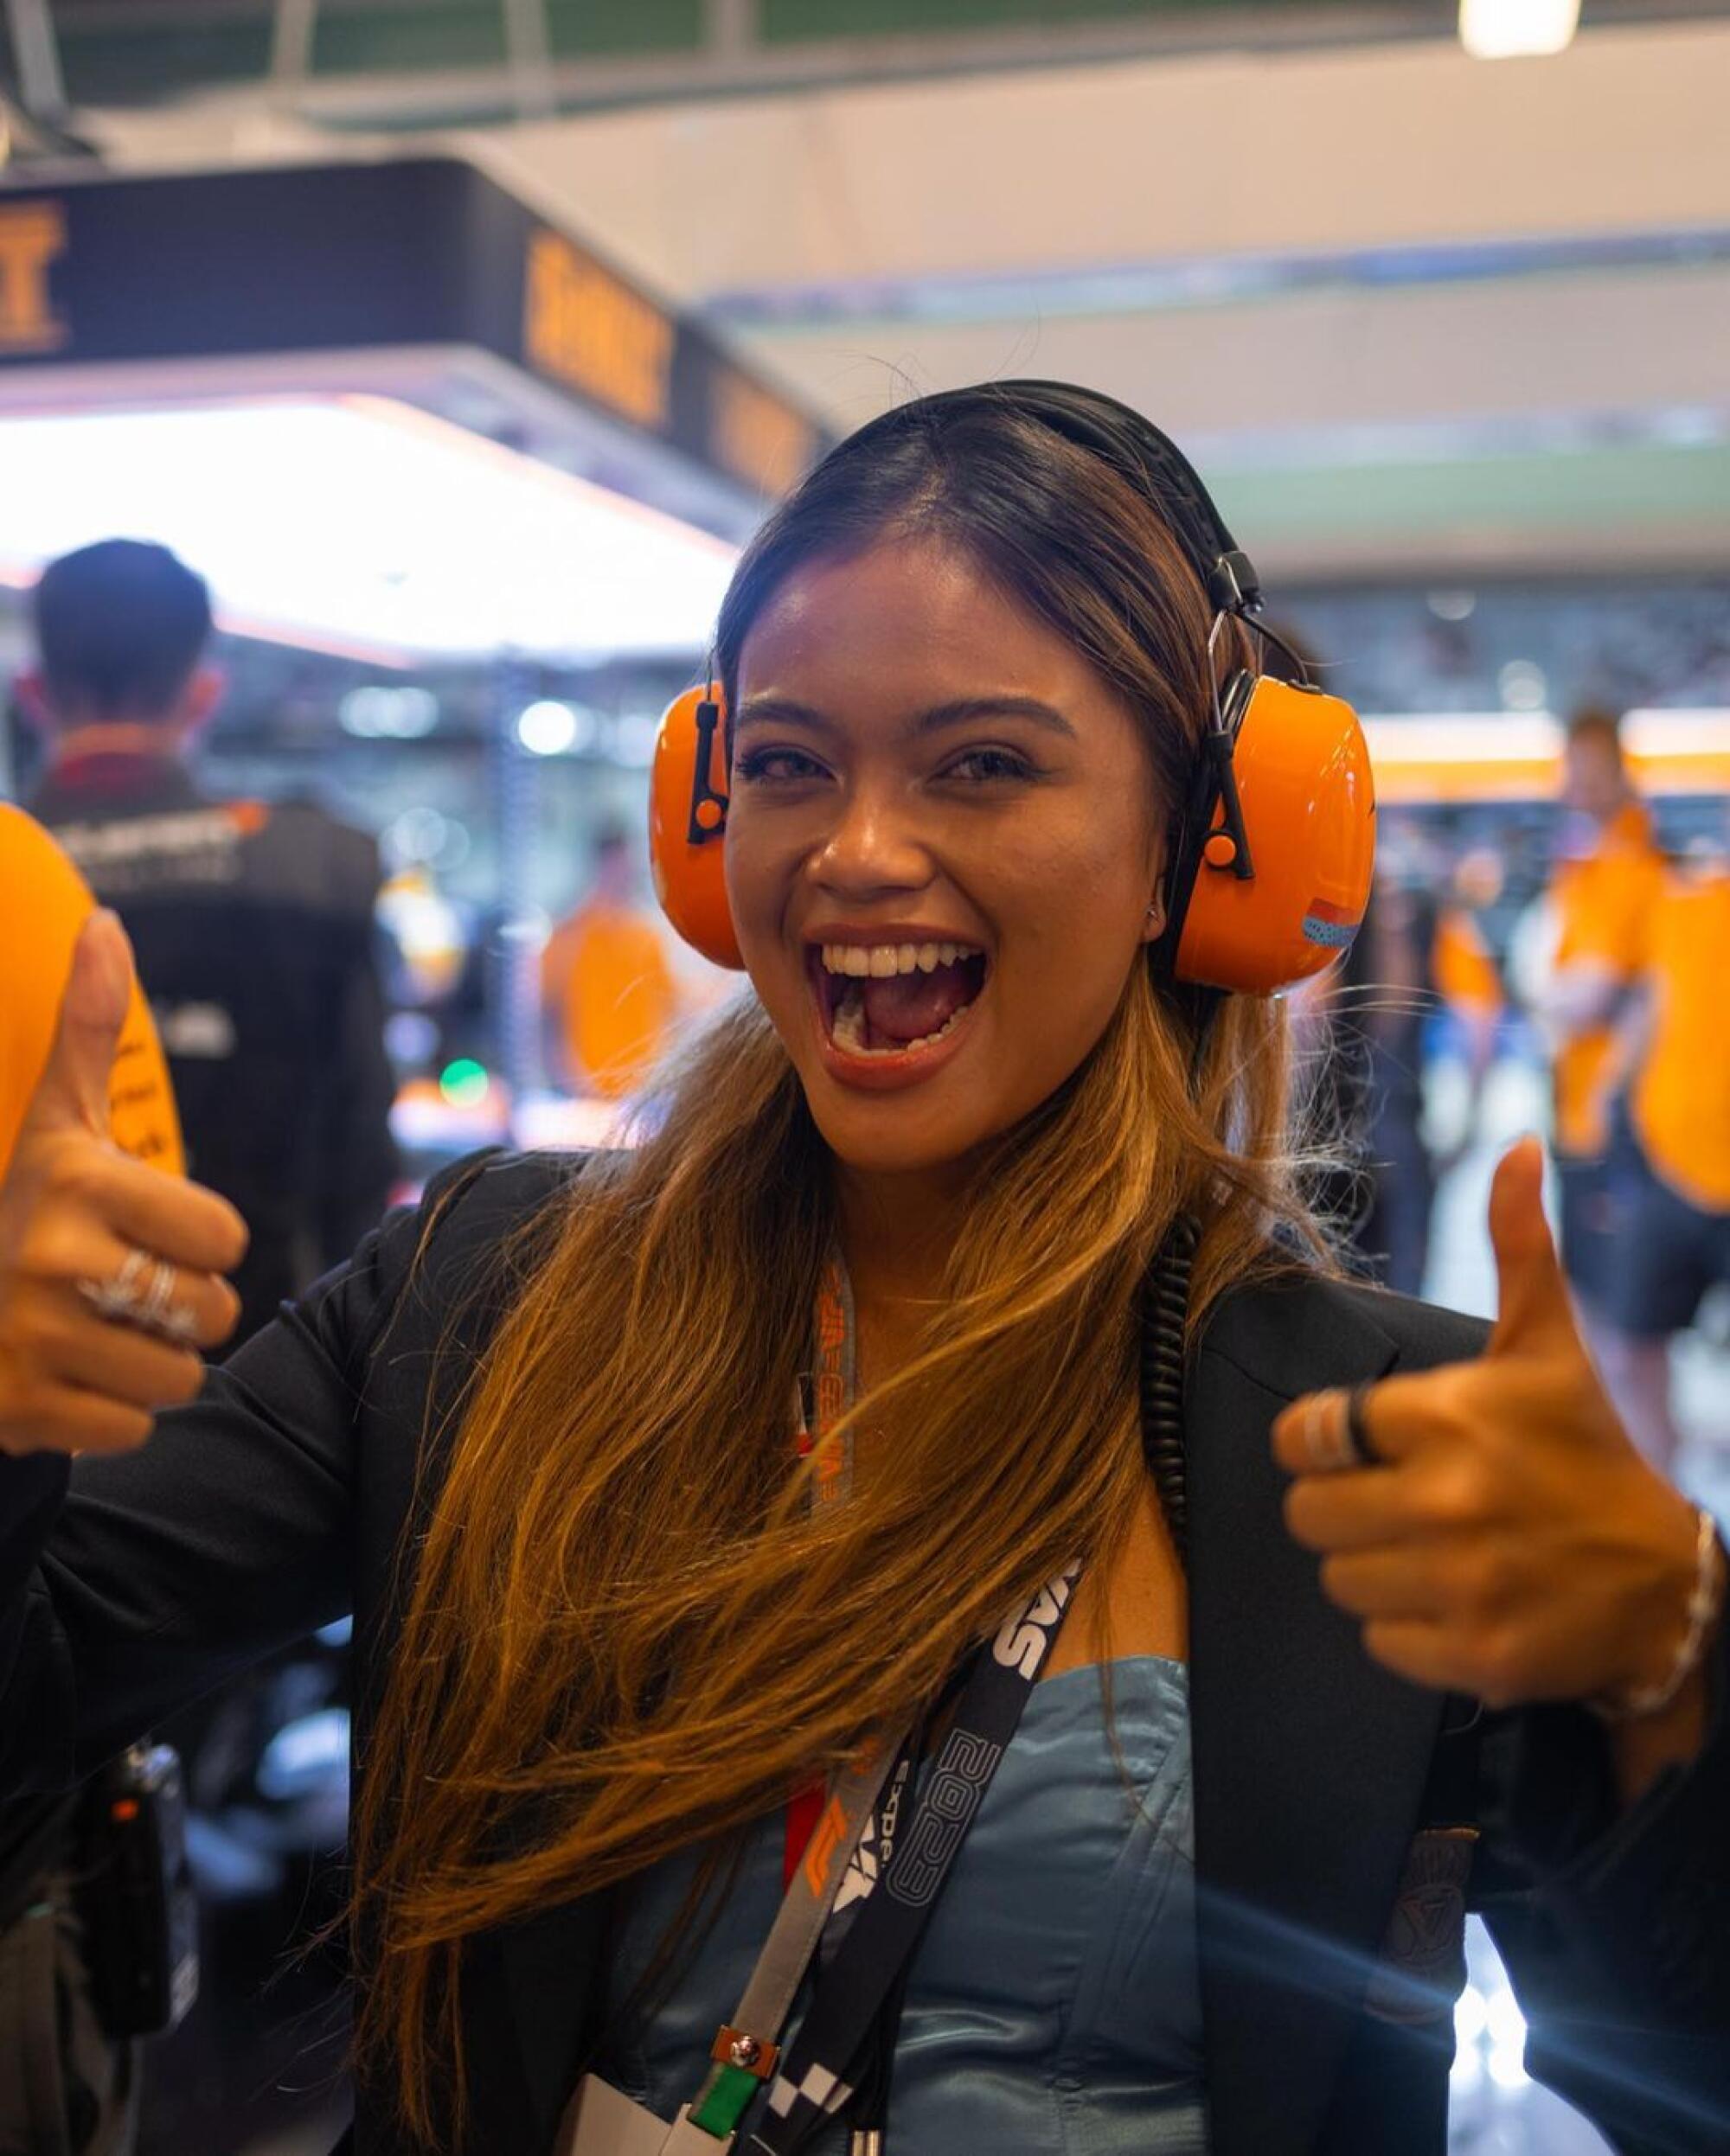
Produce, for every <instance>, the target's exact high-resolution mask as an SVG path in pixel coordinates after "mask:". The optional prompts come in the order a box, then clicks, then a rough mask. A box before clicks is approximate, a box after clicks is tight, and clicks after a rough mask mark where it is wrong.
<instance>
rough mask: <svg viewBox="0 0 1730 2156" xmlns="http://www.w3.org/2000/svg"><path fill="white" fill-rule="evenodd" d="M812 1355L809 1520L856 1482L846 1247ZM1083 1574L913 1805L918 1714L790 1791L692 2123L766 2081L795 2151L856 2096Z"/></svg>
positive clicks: (983, 1663)
mask: <svg viewBox="0 0 1730 2156" xmlns="http://www.w3.org/2000/svg"><path fill="white" fill-rule="evenodd" d="M815 1349H816V1353H815V1359H814V1368H813V1371H812V1373H811V1381H810V1387H809V1392H808V1393H807V1391H806V1390H805V1388H804V1386H802V1387H801V1389H800V1393H799V1397H798V1401H797V1403H796V1406H797V1411H798V1413H797V1421H798V1447H799V1451H800V1454H801V1455H809V1454H811V1452H813V1451H815V1452H816V1453H817V1459H816V1461H815V1462H814V1463H813V1473H812V1479H811V1507H812V1509H813V1511H816V1510H819V1509H823V1508H826V1507H829V1506H830V1505H836V1504H843V1503H845V1502H846V1500H847V1498H848V1497H849V1494H851V1489H852V1481H853V1448H852V1444H851V1442H850V1438H849V1437H848V1436H843V1437H842V1438H840V1439H838V1440H837V1439H834V1438H832V1437H831V1435H830V1433H831V1432H832V1431H833V1430H834V1427H835V1425H836V1423H837V1422H839V1421H840V1419H841V1417H843V1415H844V1414H845V1413H846V1411H847V1410H848V1409H849V1407H850V1406H851V1405H852V1404H853V1399H854V1397H855V1361H854V1326H853V1296H852V1289H851V1285H850V1283H849V1281H848V1277H847V1271H846V1268H845V1266H844V1265H843V1264H842V1262H841V1259H840V1257H839V1254H838V1253H833V1252H832V1253H831V1254H830V1258H829V1260H828V1262H827V1263H826V1264H825V1266H824V1268H823V1277H822V1280H821V1283H820V1285H819V1289H818V1296H817V1327H816V1337H815ZM1078 1570H1079V1568H1077V1567H1073V1566H1072V1567H1071V1568H1069V1570H1067V1571H1065V1572H1063V1573H1060V1575H1059V1576H1058V1577H1057V1578H1055V1579H1054V1580H1052V1581H1051V1582H1049V1583H1048V1584H1047V1585H1046V1586H1044V1587H1042V1588H1041V1589H1040V1590H1039V1591H1038V1592H1037V1593H1036V1594H1035V1596H1033V1597H1032V1599H1031V1600H1030V1601H1029V1602H1028V1604H1027V1606H1026V1608H1025V1609H1023V1610H1022V1611H1020V1612H1019V1613H1018V1614H1017V1615H1015V1616H1013V1617H1012V1618H1010V1620H1009V1622H1008V1623H1006V1624H1005V1625H1004V1626H1003V1628H1002V1630H1001V1631H1000V1632H999V1633H998V1634H997V1635H996V1638H995V1639H994V1640H993V1641H991V1642H990V1647H989V1651H988V1650H987V1648H986V1647H981V1648H979V1650H978V1651H977V1654H975V1655H974V1656H973V1658H972V1660H971V1664H970V1665H969V1668H968V1673H967V1676H966V1679H965V1682H964V1687H963V1690H962V1692H961V1698H960V1702H959V1705H958V1707H957V1709H956V1713H955V1719H954V1722H953V1724H952V1727H951V1728H950V1731H949V1733H948V1735H947V1737H945V1741H944V1746H943V1750H942V1753H941V1755H940V1756H939V1758H938V1760H937V1761H936V1763H935V1764H934V1765H933V1767H932V1772H931V1775H930V1777H929V1780H928V1782H927V1785H926V1788H925V1790H924V1791H923V1792H922V1794H921V1795H919V1798H918V1799H917V1800H916V1801H915V1800H914V1799H913V1776H914V1774H915V1771H916V1769H917V1766H918V1761H919V1752H920V1750H921V1749H922V1746H923V1737H924V1726H925V1724H924V1718H923V1717H921V1718H919V1720H918V1721H917V1722H916V1723H914V1724H913V1725H912V1726H910V1727H909V1728H907V1729H905V1730H903V1731H900V1733H899V1735H898V1736H897V1737H895V1738H894V1739H893V1740H892V1741H891V1742H889V1743H885V1744H883V1745H882V1746H881V1747H880V1748H878V1749H877V1750H875V1752H874V1753H872V1754H871V1755H870V1756H868V1757H867V1758H862V1759H861V1760H860V1761H859V1762H857V1763H856V1764H855V1766H853V1767H852V1768H850V1769H849V1770H848V1771H847V1772H846V1773H844V1774H843V1775H840V1776H838V1777H837V1778H836V1780H835V1781H834V1782H831V1783H830V1785H829V1787H828V1788H824V1786H823V1784H822V1783H815V1784H812V1785H811V1787H809V1788H805V1789H803V1790H800V1791H798V1792H797V1793H796V1794H795V1795H794V1796H793V1798H792V1800H791V1801H790V1803H789V1805H788V1807H787V1820H786V1832H785V1883H786V1890H785V1894H784V1896H783V1897H782V1901H781V1906H780V1908H779V1910H778V1911H777V1913H776V1917H775V1922H774V1925H773V1927H772V1929H771V1931H770V1934H769V1936H768V1938H767V1940H766V1942H764V1946H763V1950H762V1952H761V1954H759V1956H758V1960H757V1964H756V1967H754V1968H753V1971H752V1973H751V1976H750V1979H749V1980H748V1982H747V1983H746V1987H745V1991H744V1993H743V1995H742V1996H741V1998H740V2002H739V2005H738V2006H737V2008H736V2009H735V2011H734V2019H733V2021H732V2023H730V2024H727V2025H723V2026H722V2027H721V2030H720V2031H719V2033H718V2034H717V2036H716V2038H715V2040H714V2049H713V2050H712V2052H711V2054H710V2057H711V2064H710V2069H709V2072H708V2077H707V2078H706V2080H705V2081H704V2082H703V2085H702V2089H701V2090H700V2091H699V2092H698V2095H697V2097H696V2100H695V2102H694V2103H693V2104H691V2106H690V2107H689V2114H687V2115H688V2116H689V2121H690V2123H691V2125H692V2126H694V2127H697V2128H699V2129H700V2130H701V2131H702V2132H703V2133H705V2134H710V2135H713V2136H714V2138H715V2139H716V2140H719V2141H721V2142H722V2143H723V2144H726V2143H727V2142H730V2140H731V2138H732V2135H733V2134H734V2131H735V2129H736V2128H737V2127H738V2124H739V2121H740V2118H741V2117H742V2116H743V2115H744V2114H745V2111H746V2108H747V2107H748V2106H749V2105H750V2103H751V2101H752V2099H753V2097H754V2096H755V2095H757V2093H758V2091H759V2089H760V2088H761V2086H762V2084H763V2082H765V2081H766V2080H767V2079H768V2078H769V2076H771V2075H774V2076H775V2078H774V2081H773V2084H772V2088H771V2090H770V2095H769V2103H768V2113H767V2115H766V2118H765V2120H764V2121H763V2123H762V2124H761V2125H760V2126H759V2127H758V2128H757V2129H756V2131H755V2133H754V2134H753V2139H752V2141H751V2146H752V2148H753V2149H755V2150H760V2151H764V2152H766V2153H767V2156H787V2153H788V2152H791V2151H792V2150H794V2149H796V2148H797V2147H798V2145H799V2143H800V2142H801V2141H802V2140H804V2136H805V2134H807V2133H808V2132H809V2131H810V2130H811V2127H813V2126H815V2125H816V2124H817V2121H819V2120H820V2119H821V2118H823V2116H824V2115H825V2114H828V2113H830V2112H834V2111H836V2110H839V2109H840V2108H842V2107H843V2105H844V2104H845V2103H846V2102H847V2101H848V2099H849V2096H850V2095H852V2090H851V2089H850V2088H849V2086H848V2085H847V2084H846V2083H845V2082H844V2081H843V2078H842V2076H843V2073H844V2072H845V2070H847V2069H848V2068H849V2066H850V2065H851V2063H852V2062H853V2061H854V2059H855V2057H857V2056H858V2055H859V2053H860V2052H861V2050H862V2047H863V2046H864V2044H865V2043H866V2040H867V2038H868V2036H869V2035H870V2033H871V2031H872V2030H873V2028H874V2027H875V2025H877V2022H878V2018H879V2016H880V2014H881V2011H882V2008H883V2005H884V2002H885V2000H886V1999H887V1998H888V1996H889V1994H890V1993H891V1992H892V1991H893V1990H894V1986H895V1984H896V1983H897V1981H898V1980H899V1978H900V1974H901V1973H902V1972H903V1970H904V1969H905V1968H906V1967H907V1963H908V1961H910V1960H911V1958H912V1955H913V1950H914V1948H915V1947H916V1946H917V1944H918V1942H919V1935H920V1933H921V1932H922V1931H923V1930H924V1929H925V1924H926V1919H927V1918H928V1916H929V1915H930V1912H931V1907H932V1903H933V1902H934V1901H935V1899H936V1897H937V1892H938V1889H939V1887H940V1886H941V1885H942V1884H943V1881H944V1878H945V1877H946V1875H947V1873H948V1871H949V1867H950V1865H951V1864H952V1862H953V1861H954V1858H955V1853H956V1851H957V1850H958V1848H959V1847H960V1845H961V1840H962V1838H963V1836H964V1834H965V1833H966V1831H967V1828H968V1827H969V1825H970V1824H971V1820H972V1818H973V1815H974V1814H975V1813H976V1812H977V1809H978V1807H979V1802H980V1800H981V1799H982V1798H983V1797H984V1793H985V1790H986V1788H987V1787H988V1785H989V1784H990V1780H991V1776H992V1775H994V1774H995V1773H996V1768H997V1763H998V1762H999V1760H1001V1758H1002V1757H1003V1752H1004V1750H1006V1749H1007V1747H1008V1745H1009V1739H1010V1738H1011V1737H1013V1736H1014V1734H1015V1731H1016V1725H1017V1724H1018V1723H1019V1722H1020V1720H1021V1717H1022V1709H1023V1708H1024V1707H1025V1705H1026V1704H1027V1700H1028V1695H1029V1693H1030V1692H1032V1689H1033V1686H1034V1684H1035V1681H1036V1680H1037V1679H1038V1675H1039V1672H1040V1669H1041V1666H1042V1665H1043V1663H1044V1660H1045V1658H1046V1656H1047V1654H1048V1653H1049V1652H1050V1649H1051V1646H1052V1643H1053V1642H1054V1640H1055V1639H1056V1637H1057V1634H1058V1630H1059V1628H1060V1626H1061V1624H1062V1622H1063V1615H1064V1612H1065V1609H1067V1604H1068V1601H1069V1596H1070V1594H1071V1591H1072V1590H1073V1587H1074V1583H1075V1579H1076V1577H1077V1571H1078ZM909 1812H911V1816H909V1815H908V1814H909ZM897 1859H899V1860H898V1861H896V1860H897ZM892 1863H893V1869H892ZM880 1882H881V1883H883V1884H885V1892H884V1893H882V1894H879V1893H878V1892H877V1891H876V1890H877V1887H878V1885H879V1884H880ZM874 1912H875V1916H874ZM885 1912H887V1913H885ZM814 1960H817V1961H820V1966H821V1970H822V1976H823V1981H822V1985H821V1987H820V1989H819V1992H818V1993H817V1998H816V1999H815V2000H814V2002H813V2005H812V2007H811V2012H810V2013H809V2014H808V2015H807V2017H806V2020H805V2024H804V2027H803V2028H802V2029H801V2031H800V2033H799V2036H798V2040H797V2042H796V2043H795V2044H794V2046H793V2048H792V2051H791V2054H790V2055H789V2056H788V2057H787V2058H786V2059H785V2061H783V2060H782V2058H781V2057H780V2053H779V2044H778V2041H777V2039H778V2038H779V2034H780V2031H781V2029H782V2027H783V2026H784V2025H785V2022H786V2019H787V2016H788V2014H789V2013H790V2012H791V2009H792V2004H793V2000H794V1998H795V1996H796V1994H797V1993H798V1987H799V1984H800V1982H801V1980H802V1979H803V1977H804V1973H805V1971H806V1969H807V1968H808V1967H810V1966H811V1963H812V1961H814ZM778 2069H779V2071H778Z"/></svg>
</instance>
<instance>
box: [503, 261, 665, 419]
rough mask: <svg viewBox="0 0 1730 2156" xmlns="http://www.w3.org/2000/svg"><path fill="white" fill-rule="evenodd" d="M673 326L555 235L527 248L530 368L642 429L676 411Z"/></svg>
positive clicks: (526, 312) (526, 333) (526, 347)
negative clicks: (566, 385) (609, 408)
mask: <svg viewBox="0 0 1730 2156" xmlns="http://www.w3.org/2000/svg"><path fill="white" fill-rule="evenodd" d="M675 335H676V332H675V329H674V325H673V323H671V322H670V321H669V320H668V318H667V317H666V316H665V315H663V313H662V312H661V311H660V310H659V308H657V307H653V306H651V305H650V303H649V302H648V301H647V300H646V299H644V298H642V297H639V296H638V294H637V293H636V292H634V291H631V288H630V286H629V285H621V284H620V283H619V281H618V278H616V277H614V276H612V274H611V273H610V272H607V271H606V270H604V269H602V268H601V266H600V265H599V263H598V262H593V261H591V260H590V259H589V258H588V257H587V256H586V254H581V253H579V252H578V251H577V249H576V248H575V247H573V246H572V245H571V243H570V241H569V240H561V238H560V236H559V235H558V234H557V233H555V232H537V233H535V234H533V235H532V236H531V238H530V240H529V264H528V277H527V280H526V284H525V289H524V295H523V323H522V342H523V349H524V350H525V351H526V353H527V355H528V357H529V361H530V362H531V363H532V364H533V365H534V366H535V367H538V368H540V369H541V372H542V373H543V374H551V375H553V376H554V378H555V379H556V380H557V381H561V382H565V383H567V384H568V386H569V387H571V388H573V389H579V390H581V391H583V392H584V393H585V394H586V395H588V396H591V397H593V398H595V399H596V400H598V401H599V403H601V404H604V405H608V406H611V407H612V410H613V411H615V412H622V413H624V414H625V418H626V419H635V420H637V421H638V423H639V424H640V425H644V426H653V427H663V426H665V425H666V424H667V418H668V413H669V412H670V408H671V391H672V377H673V342H674V337H675Z"/></svg>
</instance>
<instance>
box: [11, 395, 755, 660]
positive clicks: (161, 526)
mask: <svg viewBox="0 0 1730 2156" xmlns="http://www.w3.org/2000/svg"><path fill="white" fill-rule="evenodd" d="M0 473H3V474H4V476H5V480H4V484H3V486H0V580H3V581H6V582H10V583H14V584H22V583H29V582H34V580H35V576H36V574H37V573H39V572H40V570H41V568H42V566H43V564H44V563H46V562H48V561H49V560H53V559H54V556H55V555H57V554H62V553H67V552H69V551H70V550H71V549H72V548H74V547H82V546H86V545H87V544H89V542H90V541H93V540H98V539H111V538H117V537H126V538H137V539H154V540H158V541H161V542H162V543H163V545H164V546H167V547H172V548H173V549H174V551H175V552H176V553H177V554H179V555H180V556H181V558H182V559H183V560H185V561H186V562H188V563H189V565H190V566H192V567H194V568H195V569H197V570H198V571H199V572H200V573H201V574H202V575H203V576H205V577H208V579H209V580H210V584H211V586H212V588H213V590H214V592H215V596H216V599H217V604H218V609H219V614H220V617H221V620H222V622H223V624H224V625H225V626H226V627H228V628H231V629H235V630H240V631H242V632H243V633H250V634H255V635H265V636H271V637H278V638H280V639H282V640H284V641H287V642H290V643H306V644H310V645H312V646H315V647H322V648H324V649H336V650H342V651H349V652H352V653H356V654H358V655H363V656H368V657H369V658H372V659H375V660H377V661H381V662H385V663H395V664H398V665H407V664H410V663H413V662H415V661H417V660H438V659H458V658H472V657H476V656H484V655H486V654H490V653H494V652H514V653H519V654H529V655H532V656H538V657H550V658H567V659H591V660H592V659H595V658H599V657H604V656H608V655H610V654H615V653H652V652H664V653H681V654H682V653H685V652H689V651H695V650H700V649H702V647H703V646H704V645H705V644H706V643H707V642H708V636H709V631H710V629H711V626H712V624H713V623H714V616H715V611H716V609H717V608H718V607H719V605H720V603H721V594H722V592H724V591H725V590H726V588H727V579H728V578H729V577H730V576H731V574H732V573H733V565H734V561H735V560H736V559H737V550H736V549H735V548H734V547H730V546H728V545H727V543H726V542H725V541H721V540H719V539H716V538H714V537H713V536H712V535H711V534H709V533H708V532H704V531H700V530H698V529H697V528H695V526H693V525H689V524H686V523H683V522H682V521H680V520H678V519H677V518H676V517H671V516H668V515H664V514H663V513H662V512H661V511H659V510H656V509H647V508H645V507H644V505H643V504H642V503H640V502H633V501H631V500H629V499H627V498H626V497H625V496H623V495H620V494H616V493H614V492H612V490H611V489H607V488H605V487H599V486H596V485H593V483H590V482H589V481H587V480H583V479H578V478H575V477H573V476H572V475H570V474H569V473H567V472H561V471H555V470H552V469H551V468H550V467H549V466H548V465H546V464H541V463H539V462H538V461H537V460H536V459H535V458H533V457H525V456H522V455H521V454H520V453H518V452H517V451H514V450H509V449H504V448H502V447H501V446H500V445H498V444H497V443H495V442H490V441H488V440H487V439H486V438H484V437H483V436H480V435H477V434H472V433H471V432H468V430H467V429H465V428H463V427H459V426H454V425H451V424H450V423H449V422H448V421H446V420H443V419H434V418H432V417H431V416H430V415H429V414H427V413H422V412H419V411H416V410H415V409H413V407H412V406H407V405H402V404H398V403H396V402H394V400H390V399H388V398H382V397H370V396H342V397H335V398H328V399H324V398H311V397H299V398H260V399H249V400H237V401H232V402H225V403H221V404H215V405H198V406H187V405H183V406H167V407H160V408H157V409H153V410H149V411H83V412H57V413H42V414H24V415H13V416H6V417H0Z"/></svg>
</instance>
